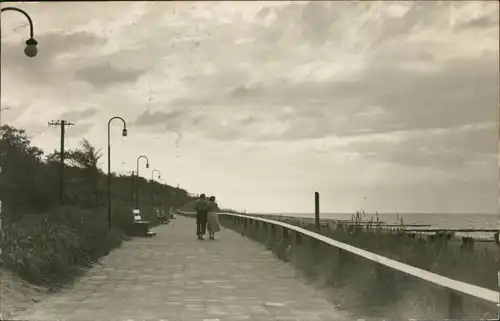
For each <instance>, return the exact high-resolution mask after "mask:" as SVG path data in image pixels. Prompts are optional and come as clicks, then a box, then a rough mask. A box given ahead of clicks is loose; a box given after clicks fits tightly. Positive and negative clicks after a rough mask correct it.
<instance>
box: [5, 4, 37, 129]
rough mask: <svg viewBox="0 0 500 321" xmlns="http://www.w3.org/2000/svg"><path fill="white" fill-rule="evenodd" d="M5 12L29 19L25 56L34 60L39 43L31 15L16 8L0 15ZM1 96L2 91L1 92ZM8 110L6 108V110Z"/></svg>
mask: <svg viewBox="0 0 500 321" xmlns="http://www.w3.org/2000/svg"><path fill="white" fill-rule="evenodd" d="M4 11H16V12H19V13H21V14H22V15H24V16H25V17H26V19H28V22H29V25H30V37H29V39H28V40H26V48H24V54H25V55H26V56H28V57H30V58H33V57H35V56H36V54H37V53H38V47H37V45H38V42H37V41H36V40H35V39H34V38H33V36H34V32H33V20H31V17H30V16H29V14H27V13H26V11H24V10H22V9H19V8H16V7H5V8H2V9H1V10H0V13H3V12H4ZM0 25H1V22H0ZM1 32H2V30H1V27H0V34H1ZM0 94H1V91H0ZM5 109H6V108H5ZM1 125H2V109H1V108H0V126H1Z"/></svg>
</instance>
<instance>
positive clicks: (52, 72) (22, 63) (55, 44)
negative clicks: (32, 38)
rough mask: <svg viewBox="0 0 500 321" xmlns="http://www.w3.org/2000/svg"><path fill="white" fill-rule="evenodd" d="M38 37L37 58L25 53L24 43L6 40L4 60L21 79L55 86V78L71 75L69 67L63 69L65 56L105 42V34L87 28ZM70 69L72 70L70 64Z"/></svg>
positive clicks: (3, 50) (59, 79) (10, 72)
mask: <svg viewBox="0 0 500 321" xmlns="http://www.w3.org/2000/svg"><path fill="white" fill-rule="evenodd" d="M36 40H37V41H38V43H39V44H38V54H37V56H36V59H29V58H26V56H24V54H23V50H24V44H20V43H12V42H4V43H3V44H2V47H3V48H2V63H3V64H4V65H8V66H9V68H8V69H7V70H6V71H7V72H8V73H9V74H15V77H17V78H18V79H23V80H24V81H28V82H29V83H31V84H32V85H33V84H37V85H38V86H39V85H45V86H53V85H54V82H57V81H61V80H64V79H67V77H68V76H70V75H68V74H67V73H66V72H65V71H68V70H64V69H66V68H67V66H66V65H65V64H64V60H65V56H67V55H72V54H78V53H84V52H85V50H87V49H89V48H93V47H95V46H102V45H104V43H105V42H106V39H105V38H103V37H100V36H98V35H96V34H93V33H89V32H85V31H77V32H68V33H55V32H51V33H45V34H41V35H37V36H36ZM69 71H70V72H71V68H70V70H69ZM61 76H63V78H62V79H61ZM42 80H43V81H42Z"/></svg>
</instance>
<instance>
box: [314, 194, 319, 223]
mask: <svg viewBox="0 0 500 321" xmlns="http://www.w3.org/2000/svg"><path fill="white" fill-rule="evenodd" d="M314 220H315V222H316V229H317V230H319V193H318V192H314Z"/></svg>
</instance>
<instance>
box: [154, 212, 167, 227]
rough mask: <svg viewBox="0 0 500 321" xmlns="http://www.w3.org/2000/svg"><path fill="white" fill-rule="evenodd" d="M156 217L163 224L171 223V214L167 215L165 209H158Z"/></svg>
mask: <svg viewBox="0 0 500 321" xmlns="http://www.w3.org/2000/svg"><path fill="white" fill-rule="evenodd" d="M156 217H158V220H159V221H160V223H161V224H168V223H170V215H168V213H167V215H165V211H164V210H157V212H156Z"/></svg>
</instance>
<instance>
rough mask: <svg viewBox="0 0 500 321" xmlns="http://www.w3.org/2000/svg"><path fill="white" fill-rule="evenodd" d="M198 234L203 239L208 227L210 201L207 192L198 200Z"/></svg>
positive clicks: (196, 206)
mask: <svg viewBox="0 0 500 321" xmlns="http://www.w3.org/2000/svg"><path fill="white" fill-rule="evenodd" d="M195 208H196V235H197V236H198V239H199V240H203V235H205V233H206V229H207V215H208V201H207V199H206V196H205V194H201V195H200V198H199V199H198V200H197V201H196V205H195Z"/></svg>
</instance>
